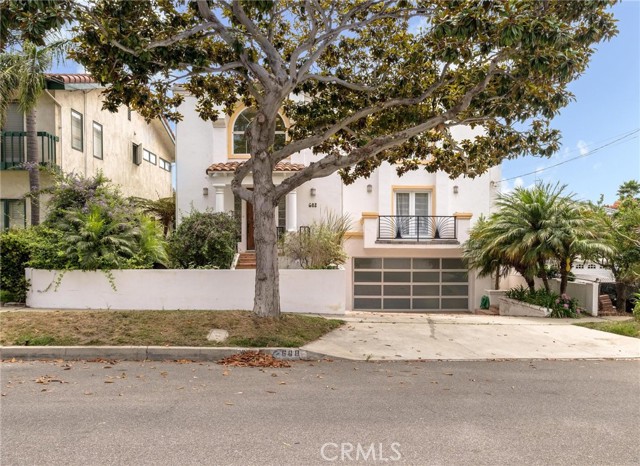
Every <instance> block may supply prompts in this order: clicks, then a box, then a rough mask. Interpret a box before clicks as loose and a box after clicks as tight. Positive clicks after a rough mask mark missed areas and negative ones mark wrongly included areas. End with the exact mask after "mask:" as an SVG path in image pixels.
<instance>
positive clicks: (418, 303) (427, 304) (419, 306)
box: [413, 298, 440, 311]
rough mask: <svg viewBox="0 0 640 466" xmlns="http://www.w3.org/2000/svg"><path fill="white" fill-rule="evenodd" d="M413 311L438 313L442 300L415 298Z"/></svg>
mask: <svg viewBox="0 0 640 466" xmlns="http://www.w3.org/2000/svg"><path fill="white" fill-rule="evenodd" d="M413 309H414V310H417V311H419V310H424V311H437V310H438V309H440V298H413Z"/></svg>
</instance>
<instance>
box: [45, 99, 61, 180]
mask: <svg viewBox="0 0 640 466" xmlns="http://www.w3.org/2000/svg"><path fill="white" fill-rule="evenodd" d="M44 92H45V93H46V94H47V95H48V96H49V98H50V99H51V100H53V103H54V104H55V105H56V106H57V107H58V110H59V112H58V118H59V119H58V124H57V125H56V122H55V121H54V125H55V127H56V133H58V131H59V134H60V136H58V140H59V142H60V145H59V147H60V152H59V153H60V158H58V155H57V154H58V153H57V152H56V165H58V166H59V167H60V168H61V169H62V147H63V145H62V104H61V103H60V102H58V101H57V100H56V98H55V97H54V96H53V95H52V94H51V93H50V92H49V90H48V89H45V90H44Z"/></svg>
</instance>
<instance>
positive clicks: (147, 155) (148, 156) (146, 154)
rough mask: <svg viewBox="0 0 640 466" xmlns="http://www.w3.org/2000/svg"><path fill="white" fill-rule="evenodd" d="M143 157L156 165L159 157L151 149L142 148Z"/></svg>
mask: <svg viewBox="0 0 640 466" xmlns="http://www.w3.org/2000/svg"><path fill="white" fill-rule="evenodd" d="M142 158H143V159H145V160H146V161H147V162H149V163H152V164H154V165H156V164H157V163H158V158H157V157H156V154H154V153H153V152H151V151H148V150H147V149H142Z"/></svg>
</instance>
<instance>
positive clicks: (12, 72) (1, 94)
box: [0, 40, 67, 225]
mask: <svg viewBox="0 0 640 466" xmlns="http://www.w3.org/2000/svg"><path fill="white" fill-rule="evenodd" d="M66 44H67V41H62V40H57V41H54V42H52V43H50V44H49V45H46V46H44V47H37V46H36V45H34V44H32V43H31V42H24V43H23V44H22V49H21V50H19V51H13V52H9V53H0V127H1V126H3V124H4V119H5V118H6V114H7V108H8V106H9V102H10V100H11V99H17V100H18V105H19V107H20V109H21V110H22V111H23V112H24V113H25V115H26V133H27V138H26V139H27V163H26V164H25V166H26V168H27V171H28V172H29V197H30V202H31V225H38V224H39V223H40V203H39V190H40V172H39V163H38V162H39V160H38V137H37V127H36V120H37V118H36V117H37V115H36V106H37V104H38V99H39V97H40V95H41V94H42V92H43V91H44V89H45V87H46V81H45V73H46V72H47V71H48V70H49V68H50V67H51V64H52V63H53V61H54V60H55V59H60V58H62V57H63V56H64V54H65V52H66Z"/></svg>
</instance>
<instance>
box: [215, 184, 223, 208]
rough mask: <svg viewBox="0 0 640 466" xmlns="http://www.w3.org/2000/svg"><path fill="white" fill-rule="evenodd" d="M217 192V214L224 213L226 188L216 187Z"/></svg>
mask: <svg viewBox="0 0 640 466" xmlns="http://www.w3.org/2000/svg"><path fill="white" fill-rule="evenodd" d="M214 188H215V190H216V208H215V211H216V212H224V186H222V185H219V186H214Z"/></svg>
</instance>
